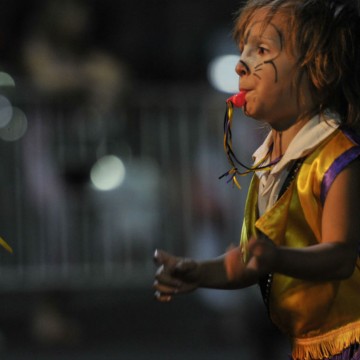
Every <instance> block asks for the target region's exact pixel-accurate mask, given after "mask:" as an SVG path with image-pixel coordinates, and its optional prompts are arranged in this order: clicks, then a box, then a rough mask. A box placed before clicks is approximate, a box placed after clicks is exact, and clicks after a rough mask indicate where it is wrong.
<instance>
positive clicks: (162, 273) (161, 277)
mask: <svg viewBox="0 0 360 360" xmlns="http://www.w3.org/2000/svg"><path fill="white" fill-rule="evenodd" d="M155 279H156V280H157V281H158V282H159V283H161V284H163V285H168V286H170V287H174V288H178V287H180V286H181V281H179V280H178V279H176V278H174V277H173V276H172V275H171V274H170V273H169V272H168V271H167V269H166V268H165V267H164V265H161V266H160V267H159V268H158V270H157V271H156V274H155Z"/></svg>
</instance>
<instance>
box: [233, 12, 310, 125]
mask: <svg viewBox="0 0 360 360" xmlns="http://www.w3.org/2000/svg"><path fill="white" fill-rule="evenodd" d="M265 16H266V11H264V10H257V11H256V12H255V14H254V16H253V18H252V20H251V22H250V23H249V25H248V27H247V28H246V29H245V32H244V37H243V39H242V41H241V43H240V44H239V47H240V52H241V57H240V60H239V62H238V64H237V65H236V72H237V74H238V75H239V83H240V85H239V87H240V90H245V91H246V92H247V94H246V104H245V109H244V110H245V113H246V115H248V116H250V117H252V118H254V119H258V120H264V121H266V122H268V123H269V124H270V125H271V126H272V127H274V128H275V129H278V130H283V129H286V128H287V127H289V126H291V125H292V124H293V123H294V122H295V121H296V120H297V118H298V117H299V115H300V114H301V113H303V112H304V111H305V110H308V109H310V107H311V99H310V97H309V95H306V94H308V93H309V92H308V91H307V89H308V83H307V81H306V80H305V77H303V79H302V81H301V84H300V89H301V92H302V94H305V96H304V99H303V100H302V101H301V103H300V102H299V101H298V98H299V97H298V96H299V88H298V87H295V86H294V84H295V82H294V79H295V76H296V75H297V71H298V70H297V66H296V60H297V59H296V54H295V55H294V53H295V51H291V50H290V49H291V47H290V44H287V43H286V39H288V37H287V36H285V34H286V33H285V31H286V24H285V21H286V19H284V16H283V15H281V14H280V13H279V14H276V15H275V16H274V17H273V19H272V20H271V22H270V23H269V24H267V25H265V26H264V21H266V19H265Z"/></svg>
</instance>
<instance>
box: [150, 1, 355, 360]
mask: <svg viewBox="0 0 360 360" xmlns="http://www.w3.org/2000/svg"><path fill="white" fill-rule="evenodd" d="M234 34H235V39H236V41H237V43H238V44H239V48H240V52H241V57H240V61H239V63H238V64H237V66H236V72H237V74H238V75H239V78H240V80H239V84H240V85H239V87H240V90H241V91H242V92H243V95H245V104H244V105H243V111H244V112H245V114H246V115H248V116H250V117H252V118H254V119H257V120H261V121H264V122H266V123H267V124H269V125H270V127H271V130H270V133H269V135H268V137H267V138H266V140H265V141H264V143H263V144H262V145H261V146H260V148H259V149H258V150H257V151H256V152H255V154H254V159H255V164H259V163H260V164H261V166H257V167H255V168H254V176H253V179H252V183H251V185H250V188H249V193H248V200H247V203H246V208H245V219H244V224H243V229H242V234H241V241H240V245H239V246H238V247H235V248H232V249H231V250H229V251H228V252H226V253H225V255H223V256H221V257H219V258H217V259H213V260H209V261H201V262H199V261H195V260H191V259H184V258H179V257H175V256H172V255H170V254H167V253H165V252H164V251H160V250H157V251H156V252H155V260H156V262H157V264H158V265H159V268H158V271H157V273H156V279H155V282H154V288H155V289H156V293H155V295H156V297H157V299H158V300H160V301H169V300H171V299H172V297H173V296H174V295H176V294H180V293H186V292H190V291H193V290H195V289H196V288H199V287H207V288H221V289H235V288H242V287H246V286H250V285H253V284H255V283H259V284H260V286H261V290H262V294H263V297H264V300H265V304H266V305H267V307H268V310H269V314H270V317H271V319H272V321H273V322H274V323H275V324H276V325H277V326H278V327H279V328H280V329H281V330H282V331H283V332H285V333H286V334H288V336H289V337H290V338H291V343H292V359H332V360H339V359H342V360H344V359H347V360H350V359H360V258H359V244H360V219H359V214H360V162H359V160H358V159H359V157H360V146H359V143H358V141H357V140H356V136H355V132H354V130H356V128H357V127H358V125H359V123H360V121H359V119H360V101H359V96H360V50H359V46H358V41H359V39H360V16H359V2H358V1H356V0H249V1H248V2H247V3H246V4H245V5H244V7H243V8H242V9H241V12H240V15H239V16H238V18H237V21H236V25H235V31H234ZM264 165H269V166H268V167H267V168H266V167H264ZM256 170H257V171H256Z"/></svg>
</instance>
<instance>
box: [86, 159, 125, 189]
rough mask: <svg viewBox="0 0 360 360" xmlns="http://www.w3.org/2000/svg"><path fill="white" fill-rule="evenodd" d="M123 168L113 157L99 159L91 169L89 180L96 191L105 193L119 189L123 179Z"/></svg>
mask: <svg viewBox="0 0 360 360" xmlns="http://www.w3.org/2000/svg"><path fill="white" fill-rule="evenodd" d="M125 173H126V171H125V166H124V164H123V162H122V161H121V160H120V159H119V158H118V157H116V156H114V155H106V156H103V157H102V158H101V159H99V160H98V161H97V162H96V163H95V164H94V166H93V167H92V169H91V172H90V178H91V182H92V184H93V185H94V186H95V188H96V189H98V190H102V191H107V190H113V189H115V188H117V187H119V186H120V185H121V184H122V183H123V181H124V179H125Z"/></svg>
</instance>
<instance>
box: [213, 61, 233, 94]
mask: <svg viewBox="0 0 360 360" xmlns="http://www.w3.org/2000/svg"><path fill="white" fill-rule="evenodd" d="M238 61H239V56H237V55H222V56H218V57H216V58H215V59H213V60H212V61H211V62H210V64H209V66H208V78H209V81H210V84H211V85H212V86H213V87H214V88H215V89H217V90H219V91H222V92H225V93H235V92H238V91H239V90H238V87H239V77H238V76H237V75H236V73H235V66H236V63H237V62H238Z"/></svg>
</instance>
